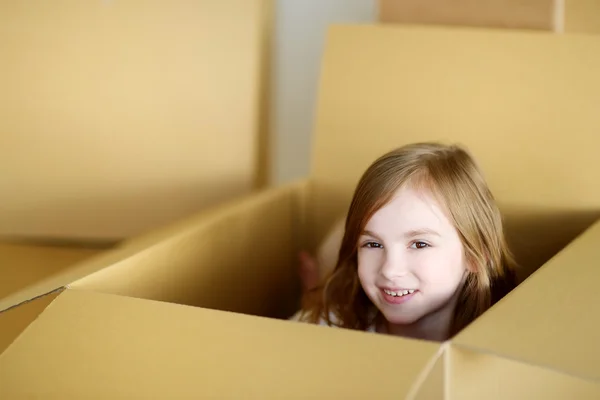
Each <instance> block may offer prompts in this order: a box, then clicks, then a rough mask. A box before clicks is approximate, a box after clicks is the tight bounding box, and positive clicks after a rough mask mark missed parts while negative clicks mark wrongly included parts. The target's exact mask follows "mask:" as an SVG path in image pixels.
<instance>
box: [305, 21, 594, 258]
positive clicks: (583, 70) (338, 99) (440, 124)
mask: <svg viewBox="0 0 600 400" xmlns="http://www.w3.org/2000/svg"><path fill="white" fill-rule="evenodd" d="M597 39H598V38H597V37H595V36H593V35H566V34H565V35H554V34H550V33H544V32H532V31H513V30H502V29H498V30H492V29H474V28H473V29H469V28H459V27H455V28H450V27H431V26H430V27H425V26H406V25H383V26H335V27H332V29H331V30H330V31H329V35H328V39H327V51H326V52H325V54H324V60H323V64H322V77H321V86H320V91H319V100H318V113H317V120H316V128H315V129H316V131H315V139H314V145H313V146H314V147H313V154H314V157H313V165H312V178H313V182H312V183H313V185H314V191H311V195H312V197H311V199H310V204H311V207H314V208H313V209H312V213H311V218H312V223H314V224H315V228H316V232H317V233H318V234H317V235H316V236H315V237H314V240H315V241H318V240H320V239H321V235H322V234H323V233H324V232H325V230H326V229H327V228H328V227H329V226H330V224H331V223H332V222H333V221H334V219H335V218H337V216H338V215H340V214H343V213H344V212H345V211H346V207H347V206H348V204H349V200H350V196H351V193H352V191H353V189H354V185H355V184H356V182H357V181H358V179H359V177H360V175H361V174H362V173H363V171H364V170H365V169H366V168H367V166H368V165H369V164H370V163H371V162H372V161H373V160H375V159H376V158H377V157H379V156H380V155H382V154H383V153H384V152H386V151H388V150H390V149H392V148H394V147H397V146H401V145H403V144H407V143H411V142H415V141H428V140H440V141H444V142H456V143H460V144H463V145H466V146H468V148H469V149H470V150H471V152H472V153H473V154H474V156H475V157H476V159H477V160H478V161H479V163H480V165H481V167H482V169H483V171H484V173H485V175H486V178H487V180H488V182H489V184H490V187H491V190H492V192H493V193H494V194H495V196H496V198H497V199H498V201H499V203H500V205H501V207H502V209H503V211H505V213H507V214H512V213H514V214H519V213H521V215H522V214H523V213H522V212H523V211H530V210H535V211H536V212H537V213H549V214H553V215H558V214H563V216H564V215H568V214H569V213H577V212H582V213H584V212H594V211H597V210H598V208H599V206H600V187H599V186H598V185H597V184H596V183H597V182H598V181H599V179H600V172H598V171H599V169H598V168H597V161H596V160H597V149H598V148H599V147H600V136H598V135H597V132H598V129H599V126H598V117H597V110H598V109H599V108H600V98H599V97H598V93H600V75H599V74H598V73H597V71H600V41H599V40H597ZM368 135H374V137H376V139H369V138H368ZM582 144H585V145H582ZM542 148H543V151H540V150H541V149H542ZM555 250H557V249H555Z"/></svg>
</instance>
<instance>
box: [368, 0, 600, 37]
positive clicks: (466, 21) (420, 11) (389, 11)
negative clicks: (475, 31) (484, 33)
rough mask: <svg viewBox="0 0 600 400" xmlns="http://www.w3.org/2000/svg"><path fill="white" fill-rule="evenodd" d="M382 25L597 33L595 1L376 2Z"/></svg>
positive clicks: (599, 8)
mask: <svg viewBox="0 0 600 400" xmlns="http://www.w3.org/2000/svg"><path fill="white" fill-rule="evenodd" d="M378 5H379V21H381V22H383V23H405V24H440V25H463V26H476V27H487V28H508V29H535V30H543V31H551V32H556V33H563V32H569V33H575V32H580V33H581V32H586V33H600V2H598V1H597V0H560V1H556V0H528V1H521V0H379V4H378Z"/></svg>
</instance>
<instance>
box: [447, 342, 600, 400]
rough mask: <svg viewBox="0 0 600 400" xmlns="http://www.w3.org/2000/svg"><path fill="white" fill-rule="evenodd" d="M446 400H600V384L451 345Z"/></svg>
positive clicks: (550, 369) (448, 354)
mask: <svg viewBox="0 0 600 400" xmlns="http://www.w3.org/2000/svg"><path fill="white" fill-rule="evenodd" d="M446 356H447V357H448V362H447V364H448V380H449V384H448V388H447V393H448V397H447V398H446V399H447V400H481V399H486V400H506V399H510V400H533V399H545V400H550V399H552V400H564V399H589V400H591V399H600V383H599V382H597V381H595V380H585V379H582V378H578V377H574V376H572V375H570V374H568V373H561V372H558V371H556V370H554V369H552V368H543V367H539V366H535V365H531V364H527V363H523V362H519V361H515V360H511V359H507V358H503V357H498V356H495V355H492V354H485V353H479V352H476V351H471V350H468V349H465V348H462V346H454V345H453V346H451V347H450V348H449V349H448V353H447V354H446Z"/></svg>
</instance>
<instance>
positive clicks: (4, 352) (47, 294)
mask: <svg viewBox="0 0 600 400" xmlns="http://www.w3.org/2000/svg"><path fill="white" fill-rule="evenodd" d="M64 290H66V289H65V288H63V287H61V288H58V289H54V290H53V291H51V292H48V293H46V294H43V295H41V296H37V297H34V298H32V299H29V300H27V301H24V302H22V303H20V304H25V303H29V302H31V301H34V300H36V299H39V298H41V297H44V296H49V295H51V294H53V293H56V292H61V293H62V292H63V291H64ZM59 296H60V293H59V294H58V295H57V296H56V297H55V298H54V300H52V301H51V302H50V303H49V304H48V305H47V306H46V308H44V309H43V310H42V312H40V313H39V314H38V315H37V316H36V317H35V318H34V319H33V320H32V321H31V322H30V323H29V324H28V325H27V326H26V327H25V329H23V330H22V331H21V333H19V334H18V335H17V337H16V338H15V340H13V341H12V342H11V343H10V344H9V345H8V346H7V347H6V348H5V349H4V351H3V352H2V353H0V364H1V363H2V358H3V357H4V355H5V354H6V353H7V352H8V351H9V350H10V348H11V347H13V345H14V344H15V343H17V341H18V340H19V339H21V338H22V337H23V335H24V334H25V332H27V330H28V329H29V328H31V326H32V325H33V324H35V323H36V322H37V320H38V319H39V318H40V316H41V315H42V314H43V313H45V312H46V310H48V309H49V308H50V307H52V305H53V304H54V302H55V301H56V299H58V297H59ZM20 304H18V305H15V306H13V307H10V308H7V309H6V310H4V311H8V310H10V309H13V308H15V307H18V306H19V305H20ZM4 311H0V314H1V313H3V312H4Z"/></svg>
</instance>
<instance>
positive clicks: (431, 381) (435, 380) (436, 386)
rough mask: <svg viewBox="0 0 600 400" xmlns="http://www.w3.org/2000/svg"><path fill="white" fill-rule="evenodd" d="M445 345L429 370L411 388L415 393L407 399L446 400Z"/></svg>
mask: <svg viewBox="0 0 600 400" xmlns="http://www.w3.org/2000/svg"><path fill="white" fill-rule="evenodd" d="M446 347H447V346H446V345H443V346H442V348H441V349H440V350H441V351H440V353H439V354H438V357H437V358H436V359H435V361H434V362H433V363H432V365H431V366H430V368H429V370H427V371H426V373H425V374H423V376H422V377H421V378H423V379H422V380H421V381H418V382H417V383H416V384H415V386H413V389H415V390H416V391H415V393H414V394H413V395H412V396H409V397H407V399H408V400H446V386H447V384H446V375H447V374H446V370H447V368H446V361H445V359H446Z"/></svg>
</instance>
